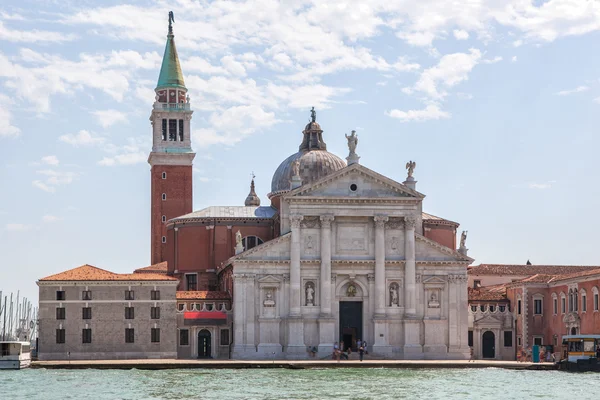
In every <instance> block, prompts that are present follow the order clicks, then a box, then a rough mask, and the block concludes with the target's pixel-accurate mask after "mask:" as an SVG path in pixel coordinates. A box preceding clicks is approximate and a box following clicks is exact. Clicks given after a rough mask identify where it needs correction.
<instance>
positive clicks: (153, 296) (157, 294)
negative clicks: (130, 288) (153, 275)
mask: <svg viewBox="0 0 600 400" xmlns="http://www.w3.org/2000/svg"><path fill="white" fill-rule="evenodd" d="M150 300H160V290H151V291H150Z"/></svg>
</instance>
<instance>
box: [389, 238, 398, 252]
mask: <svg viewBox="0 0 600 400" xmlns="http://www.w3.org/2000/svg"><path fill="white" fill-rule="evenodd" d="M390 247H391V248H392V250H398V238H397V237H395V236H393V237H392V242H391V243H390Z"/></svg>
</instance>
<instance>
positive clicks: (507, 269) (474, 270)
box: [467, 264, 600, 276]
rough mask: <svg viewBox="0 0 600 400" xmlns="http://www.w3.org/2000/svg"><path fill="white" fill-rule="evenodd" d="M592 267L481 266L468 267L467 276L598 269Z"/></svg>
mask: <svg viewBox="0 0 600 400" xmlns="http://www.w3.org/2000/svg"><path fill="white" fill-rule="evenodd" d="M598 268H600V267H599V266H592V265H510V264H481V265H474V266H472V267H469V269H468V271H467V273H468V274H469V275H524V276H530V275H536V274H542V275H563V274H570V273H577V272H583V271H589V270H592V269H598Z"/></svg>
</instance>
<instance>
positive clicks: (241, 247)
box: [235, 231, 244, 255]
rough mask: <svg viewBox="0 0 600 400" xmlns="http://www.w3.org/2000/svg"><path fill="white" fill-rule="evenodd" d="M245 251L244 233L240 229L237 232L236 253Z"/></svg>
mask: <svg viewBox="0 0 600 400" xmlns="http://www.w3.org/2000/svg"><path fill="white" fill-rule="evenodd" d="M243 251H244V245H243V244H242V234H241V233H240V231H237V232H236V233H235V254H236V255H237V254H240V253H241V252H243Z"/></svg>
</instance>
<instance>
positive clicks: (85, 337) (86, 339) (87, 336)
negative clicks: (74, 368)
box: [81, 328, 92, 343]
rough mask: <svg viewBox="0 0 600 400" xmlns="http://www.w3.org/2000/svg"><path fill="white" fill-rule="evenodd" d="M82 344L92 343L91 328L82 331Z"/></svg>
mask: <svg viewBox="0 0 600 400" xmlns="http://www.w3.org/2000/svg"><path fill="white" fill-rule="evenodd" d="M81 342H82V343H92V330H91V329H90V328H86V329H82V331H81Z"/></svg>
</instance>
